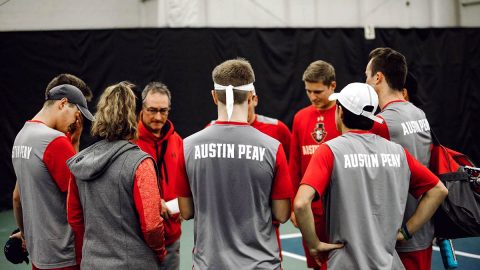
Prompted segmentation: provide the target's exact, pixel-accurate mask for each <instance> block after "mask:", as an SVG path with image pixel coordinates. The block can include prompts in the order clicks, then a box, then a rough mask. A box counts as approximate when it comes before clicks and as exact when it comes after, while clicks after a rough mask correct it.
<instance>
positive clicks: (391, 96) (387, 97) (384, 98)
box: [378, 89, 405, 109]
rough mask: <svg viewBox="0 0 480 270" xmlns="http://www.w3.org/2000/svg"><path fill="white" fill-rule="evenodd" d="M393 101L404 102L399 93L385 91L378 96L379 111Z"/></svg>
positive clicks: (389, 90) (390, 90) (401, 94)
mask: <svg viewBox="0 0 480 270" xmlns="http://www.w3.org/2000/svg"><path fill="white" fill-rule="evenodd" d="M395 100H405V98H404V97H403V93H402V92H401V91H396V90H392V89H385V90H384V91H380V92H379V94H378V103H379V104H378V105H380V109H383V108H384V107H385V105H387V104H388V103H390V102H392V101H395Z"/></svg>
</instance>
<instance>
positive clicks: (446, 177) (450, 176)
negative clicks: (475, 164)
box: [439, 172, 469, 182]
mask: <svg viewBox="0 0 480 270" xmlns="http://www.w3.org/2000/svg"><path fill="white" fill-rule="evenodd" d="M439 178H440V179H441V180H442V181H443V182H457V181H462V182H469V175H468V174H467V173H466V172H453V173H444V174H441V175H439Z"/></svg>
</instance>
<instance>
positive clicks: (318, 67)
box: [302, 60, 335, 86]
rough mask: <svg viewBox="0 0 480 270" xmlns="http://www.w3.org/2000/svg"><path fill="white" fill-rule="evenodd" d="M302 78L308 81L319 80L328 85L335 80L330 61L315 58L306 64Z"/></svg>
mask: <svg viewBox="0 0 480 270" xmlns="http://www.w3.org/2000/svg"><path fill="white" fill-rule="evenodd" d="M302 80H303V81H304V82H309V83H318V82H321V83H323V85H325V86H329V85H330V84H331V83H332V82H334V81H335V69H334V68H333V66H332V65H331V64H330V63H328V62H325V61H322V60H317V61H315V62H312V63H310V65H308V67H307V69H306V70H305V72H303V77H302Z"/></svg>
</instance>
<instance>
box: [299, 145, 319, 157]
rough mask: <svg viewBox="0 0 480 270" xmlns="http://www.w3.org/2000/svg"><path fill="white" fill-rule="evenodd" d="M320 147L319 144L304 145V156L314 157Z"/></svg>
mask: <svg viewBox="0 0 480 270" xmlns="http://www.w3.org/2000/svg"><path fill="white" fill-rule="evenodd" d="M319 146H320V145H319V144H310V145H302V154H303V155H304V156H309V155H313V153H315V150H317V148H318V147H319Z"/></svg>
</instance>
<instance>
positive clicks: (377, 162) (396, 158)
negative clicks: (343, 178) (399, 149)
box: [343, 153, 402, 169]
mask: <svg viewBox="0 0 480 270" xmlns="http://www.w3.org/2000/svg"><path fill="white" fill-rule="evenodd" d="M343 165H344V166H343V167H344V168H345V169H346V168H359V167H361V168H378V167H395V168H400V167H401V165H402V164H401V162H400V154H384V153H380V154H345V155H343Z"/></svg>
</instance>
